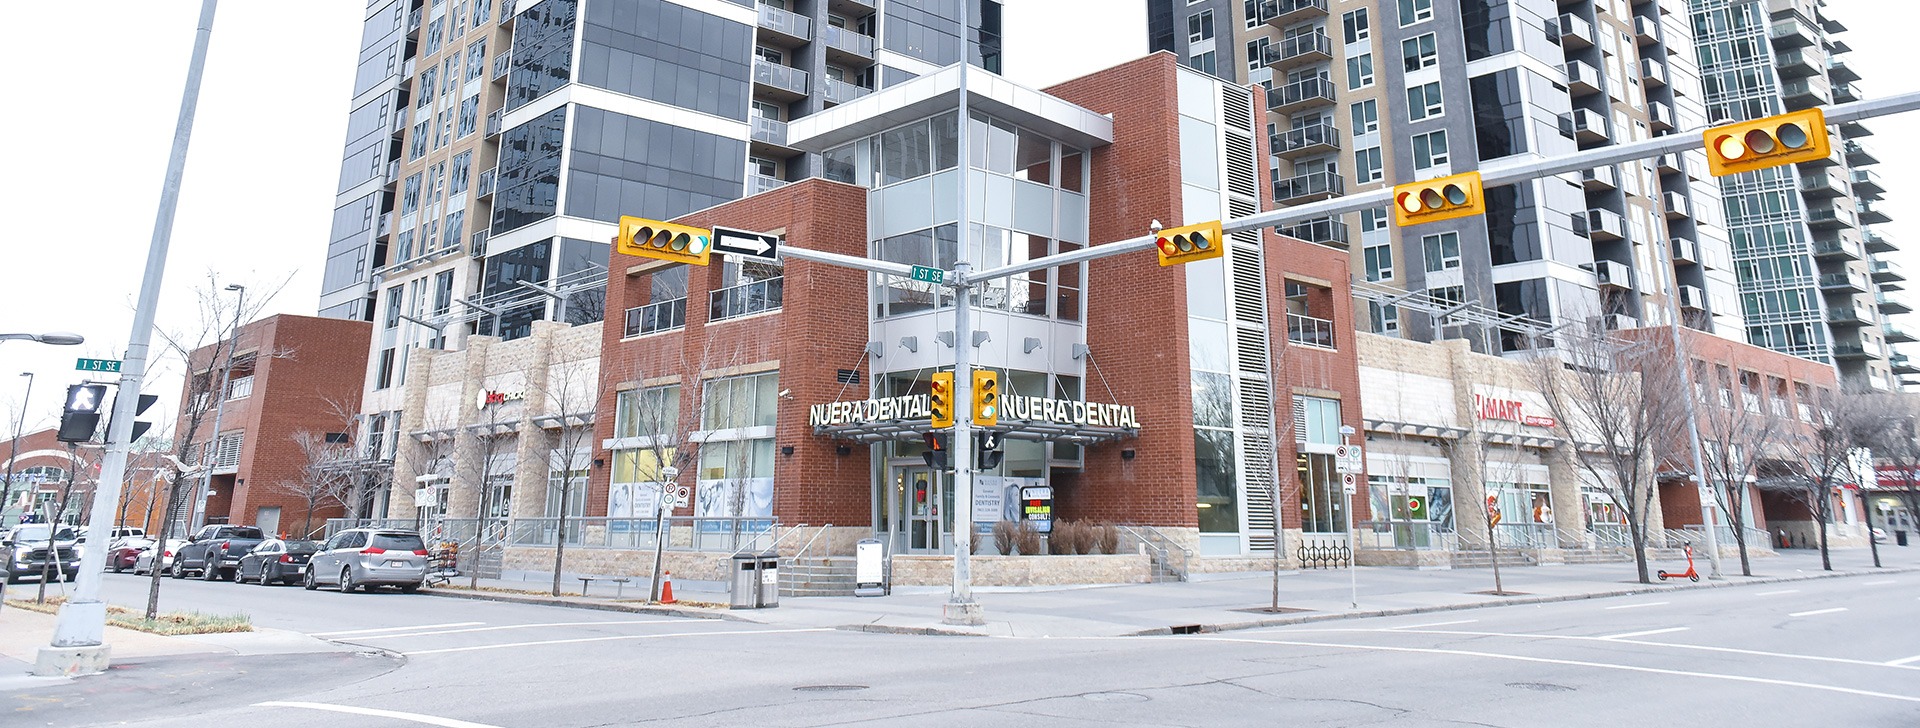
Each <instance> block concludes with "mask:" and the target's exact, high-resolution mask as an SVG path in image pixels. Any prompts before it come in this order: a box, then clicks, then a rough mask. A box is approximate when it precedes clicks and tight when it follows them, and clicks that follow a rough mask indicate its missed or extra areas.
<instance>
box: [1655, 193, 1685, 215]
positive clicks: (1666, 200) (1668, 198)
mask: <svg viewBox="0 0 1920 728" xmlns="http://www.w3.org/2000/svg"><path fill="white" fill-rule="evenodd" d="M1660 202H1661V203H1662V205H1661V206H1662V207H1665V208H1666V209H1665V210H1664V214H1665V215H1666V216H1667V219H1668V220H1674V219H1682V218H1688V217H1692V216H1693V215H1692V213H1693V208H1692V207H1690V206H1689V205H1688V204H1687V196H1686V195H1683V194H1680V193H1678V192H1662V193H1660Z"/></svg>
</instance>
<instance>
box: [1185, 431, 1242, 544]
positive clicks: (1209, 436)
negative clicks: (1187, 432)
mask: <svg viewBox="0 0 1920 728" xmlns="http://www.w3.org/2000/svg"><path fill="white" fill-rule="evenodd" d="M1193 459H1194V467H1195V471H1196V472H1195V475H1196V477H1195V483H1196V492H1195V496H1196V498H1195V502H1196V504H1197V505H1198V507H1199V511H1200V532H1201V533H1238V532H1239V531H1240V492H1239V485H1238V483H1239V477H1238V471H1237V470H1236V469H1235V467H1234V458H1233V432H1232V431H1230V430H1211V429H1206V428H1195V429H1194V431H1193Z"/></svg>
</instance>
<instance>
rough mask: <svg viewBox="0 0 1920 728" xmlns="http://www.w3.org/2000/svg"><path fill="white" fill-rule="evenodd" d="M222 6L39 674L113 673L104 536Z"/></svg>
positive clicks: (165, 196) (186, 109)
mask: <svg viewBox="0 0 1920 728" xmlns="http://www.w3.org/2000/svg"><path fill="white" fill-rule="evenodd" d="M218 4H219V0H202V1H201V5H200V20H199V24H198V25H197V26H196V29H195V31H194V37H193V57H192V60H191V61H189V62H188V65H187V81H186V88H185V89H184V90H183V91H182V92H181V98H180V116H179V118H178V120H177V121H176V122H175V125H174V130H173V150H172V152H171V153H170V154H169V155H168V158H167V172H166V178H165V180H164V181H163V182H162V183H161V186H160V204H159V209H158V210H157V211H156V212H155V214H154V221H153V239H152V242H151V243H150V244H149V246H148V248H147V268H146V273H145V275H144V277H142V278H141V281H140V298H139V300H138V302H137V305H136V306H135V308H134V311H133V331H132V333H131V334H129V335H128V336H127V355H126V358H125V360H124V363H123V364H122V365H121V367H120V391H121V392H123V393H129V394H132V395H133V396H122V397H114V398H113V415H114V416H113V417H111V418H109V419H108V422H109V425H108V427H107V451H106V455H105V457H103V458H102V459H101V462H100V484H99V486H98V488H97V489H96V490H95V491H94V497H93V511H92V513H91V514H90V515H89V516H88V519H87V526H88V528H87V532H88V534H89V536H88V540H89V541H91V540H93V539H94V538H102V539H103V540H102V541H101V543H99V544H89V545H90V546H94V548H89V549H87V550H86V553H85V554H84V555H83V556H82V558H81V560H80V578H79V583H78V584H76V585H75V588H74V592H73V596H72V597H71V598H70V599H68V600H67V603H66V604H63V605H61V607H60V616H59V618H58V621H56V622H55V624H54V628H53V644H52V645H51V646H49V647H42V648H40V654H39V657H38V660H37V662H36V664H35V666H34V672H35V673H36V674H41V675H85V674H92V673H97V672H104V671H105V670H106V669H107V658H108V648H107V645H106V644H105V639H106V625H107V605H106V603H104V602H102V601H100V582H101V574H102V572H103V571H104V568H103V567H104V566H105V565H106V559H107V549H106V544H105V541H104V537H105V536H106V535H107V534H110V533H112V532H113V515H114V513H113V512H114V505H115V504H117V503H119V502H120V489H121V486H122V485H123V483H124V481H125V479H126V470H127V447H128V442H127V440H128V438H129V436H131V435H132V434H133V419H134V416H135V414H134V412H135V410H136V409H138V403H139V401H140V384H141V381H142V380H143V379H145V378H146V370H147V347H148V345H149V343H150V342H151V341H152V340H153V322H154V313H155V311H157V310H158V309H159V307H160V283H161V281H162V279H164V278H165V277H166V270H167V249H168V247H169V246H170V244H171V243H172V240H173V217H174V212H175V211H176V210H177V209H178V208H179V204H180V178H181V176H182V175H183V173H184V172H185V170H186V166H187V144H188V141H189V140H190V139H191V138H192V136H193V117H194V112H195V110H196V109H197V108H198V106H199V101H200V78H201V75H202V74H203V72H204V71H205V70H206V65H207V45H208V43H209V42H210V41H211V40H212V38H213V15H214V9H215V7H216V6H218Z"/></svg>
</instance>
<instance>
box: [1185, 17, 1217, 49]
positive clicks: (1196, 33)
mask: <svg viewBox="0 0 1920 728" xmlns="http://www.w3.org/2000/svg"><path fill="white" fill-rule="evenodd" d="M1212 37H1213V11H1212V10H1202V11H1200V12H1197V13H1194V14H1192V15H1189V16H1187V42H1188V43H1198V42H1200V41H1203V40H1208V39H1210V38H1212Z"/></svg>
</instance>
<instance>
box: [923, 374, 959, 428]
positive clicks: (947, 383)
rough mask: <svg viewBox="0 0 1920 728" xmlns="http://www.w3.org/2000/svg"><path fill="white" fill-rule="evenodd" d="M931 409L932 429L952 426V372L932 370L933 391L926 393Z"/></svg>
mask: <svg viewBox="0 0 1920 728" xmlns="http://www.w3.org/2000/svg"><path fill="white" fill-rule="evenodd" d="M928 399H929V400H930V401H931V405H932V406H931V407H930V408H929V409H932V410H933V417H932V419H933V429H936V430H940V429H945V428H948V427H952V426H953V372H934V374H933V392H932V393H931V394H930V395H928Z"/></svg>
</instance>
